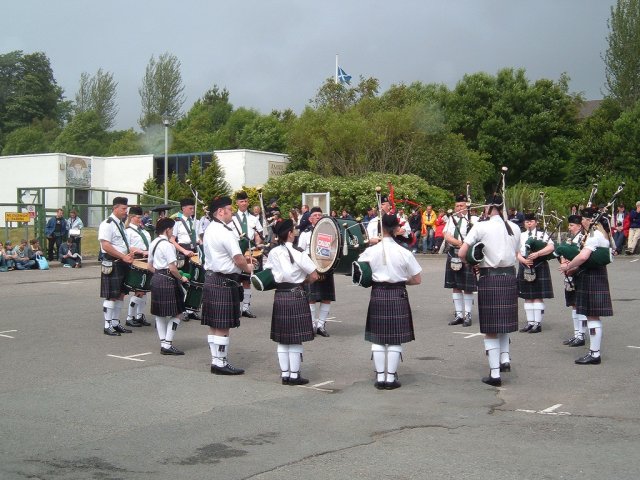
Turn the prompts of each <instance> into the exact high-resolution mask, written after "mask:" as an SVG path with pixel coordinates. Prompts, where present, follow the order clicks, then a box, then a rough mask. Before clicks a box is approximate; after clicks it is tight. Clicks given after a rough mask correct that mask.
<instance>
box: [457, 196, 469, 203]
mask: <svg viewBox="0 0 640 480" xmlns="http://www.w3.org/2000/svg"><path fill="white" fill-rule="evenodd" d="M466 201H467V196H466V195H463V194H460V195H456V202H466Z"/></svg>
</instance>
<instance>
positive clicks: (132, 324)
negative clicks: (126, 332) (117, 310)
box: [125, 318, 142, 327]
mask: <svg viewBox="0 0 640 480" xmlns="http://www.w3.org/2000/svg"><path fill="white" fill-rule="evenodd" d="M125 324H126V325H127V327H141V326H142V323H141V322H140V320H136V319H135V318H132V319H131V320H129V319H128V318H127V321H126V322H125Z"/></svg>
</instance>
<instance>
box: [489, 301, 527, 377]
mask: <svg viewBox="0 0 640 480" xmlns="http://www.w3.org/2000/svg"><path fill="white" fill-rule="evenodd" d="M525 305H526V304H525ZM484 349H485V351H486V352H487V357H489V368H490V369H491V378H500V340H498V339H497V338H485V339H484Z"/></svg>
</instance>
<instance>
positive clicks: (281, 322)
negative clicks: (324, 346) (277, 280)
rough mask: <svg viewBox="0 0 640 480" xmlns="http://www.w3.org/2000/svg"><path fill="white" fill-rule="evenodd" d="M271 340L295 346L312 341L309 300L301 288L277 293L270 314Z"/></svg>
mask: <svg viewBox="0 0 640 480" xmlns="http://www.w3.org/2000/svg"><path fill="white" fill-rule="evenodd" d="M271 340H273V341H274V342H278V343H282V344H284V345H295V344H300V343H302V342H308V341H310V340H313V322H312V320H311V309H310V308H309V300H308V299H307V295H306V294H305V292H304V289H303V288H302V287H300V288H295V289H293V291H291V290H287V291H277V290H276V293H275V294H274V297H273V311H272V313H271Z"/></svg>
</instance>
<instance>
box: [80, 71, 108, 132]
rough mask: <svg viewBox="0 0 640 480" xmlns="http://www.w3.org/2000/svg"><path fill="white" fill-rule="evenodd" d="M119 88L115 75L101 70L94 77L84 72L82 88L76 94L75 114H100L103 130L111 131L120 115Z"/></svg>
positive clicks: (81, 76)
mask: <svg viewBox="0 0 640 480" xmlns="http://www.w3.org/2000/svg"><path fill="white" fill-rule="evenodd" d="M117 86H118V82H116V81H115V80H114V79H113V74H112V73H110V72H104V71H103V70H102V69H101V68H100V69H99V70H98V71H97V72H96V74H95V75H93V76H90V75H89V74H88V73H86V72H83V73H82V74H81V75H80V87H79V88H78V92H77V93H76V101H75V112H76V113H81V112H86V111H89V110H93V111H94V112H96V113H97V114H98V118H99V119H100V124H101V125H102V128H104V129H105V130H109V129H110V128H112V127H113V125H114V122H115V119H116V115H117V114H118V106H117V104H116V88H117Z"/></svg>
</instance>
